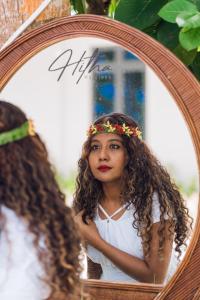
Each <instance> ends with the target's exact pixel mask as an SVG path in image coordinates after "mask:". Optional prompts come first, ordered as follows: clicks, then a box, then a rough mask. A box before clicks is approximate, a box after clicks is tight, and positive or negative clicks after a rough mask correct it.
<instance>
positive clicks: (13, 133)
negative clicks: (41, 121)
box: [0, 120, 35, 146]
mask: <svg viewBox="0 0 200 300" xmlns="http://www.w3.org/2000/svg"><path fill="white" fill-rule="evenodd" d="M28 135H31V136H34V135H35V129H34V125H33V121H32V120H28V121H26V122H25V123H24V124H22V125H21V126H20V127H17V128H15V129H12V130H9V131H6V132H2V133H0V146H2V145H5V144H8V143H12V142H15V141H18V140H21V139H23V138H25V137H27V136H28Z"/></svg>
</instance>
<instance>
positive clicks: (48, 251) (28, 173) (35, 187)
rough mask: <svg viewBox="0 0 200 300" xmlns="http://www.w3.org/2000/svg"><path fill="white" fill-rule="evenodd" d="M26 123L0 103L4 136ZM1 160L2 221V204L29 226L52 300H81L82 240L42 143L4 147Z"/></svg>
mask: <svg viewBox="0 0 200 300" xmlns="http://www.w3.org/2000/svg"><path fill="white" fill-rule="evenodd" d="M26 121H27V118H26V116H25V114H24V113H23V112H22V111H21V110H20V109H19V108H17V107H16V106H14V105H12V104H10V103H8V102H5V101H0V133H2V132H6V131H9V130H11V129H14V128H17V127H19V126H21V125H22V124H23V123H24V122H26ZM0 157H1V159H0V217H1V218H2V219H3V215H2V212H1V207H2V205H3V206H6V207H7V208H9V209H11V210H13V211H14V212H15V213H16V214H17V215H18V216H19V217H20V218H22V219H23V220H25V221H26V222H27V223H28V229H29V231H30V232H31V233H33V236H34V246H35V247H36V249H37V254H38V258H39V260H40V262H41V264H42V266H43V267H44V270H45V274H46V275H45V277H44V278H42V280H44V282H46V283H47V284H48V286H49V287H50V290H51V293H50V296H49V297H48V299H51V300H61V299H79V298H78V297H79V294H80V291H79V289H80V282H79V275H80V272H81V271H82V268H81V262H80V250H81V249H80V237H79V235H78V233H77V228H76V225H75V224H74V222H73V218H72V212H71V209H70V208H69V207H67V206H66V205H65V197H64V194H63V193H62V192H61V191H60V189H59V187H58V185H57V183H56V181H55V178H54V173H53V171H52V168H51V165H50V163H49V161H48V157H47V151H46V148H45V146H44V144H43V143H42V141H41V140H40V137H39V136H38V135H37V134H36V135H35V136H27V137H25V138H23V139H21V140H18V141H15V142H11V143H8V144H5V145H2V146H0ZM41 238H42V239H43V240H44V242H45V246H46V247H45V249H41V247H40V246H39V240H40V239H41Z"/></svg>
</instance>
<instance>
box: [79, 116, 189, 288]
mask: <svg viewBox="0 0 200 300" xmlns="http://www.w3.org/2000/svg"><path fill="white" fill-rule="evenodd" d="M74 209H75V212H76V213H77V215H76V217H75V221H76V222H77V223H78V225H79V227H80V231H81V233H82V235H83V237H84V239H85V240H86V243H87V254H88V257H89V259H88V269H89V277H92V278H99V277H100V276H101V279H104V280H111V281H124V280H125V281H131V282H137V281H140V282H148V283H163V282H164V281H165V280H167V279H168V278H169V277H170V276H171V275H172V274H173V272H174V269H175V268H176V264H175V262H176V258H175V256H174V251H173V250H172V244H173V241H174V242H175V250H176V251H177V253H178V254H179V256H180V255H181V246H182V245H183V244H185V241H186V238H187V235H188V222H189V220H190V217H189V215H188V210H187V208H186V207H185V206H184V204H183V199H182V197H181V195H180V193H179V192H178V190H177V187H176V186H175V185H174V184H173V183H172V182H171V180H170V177H169V174H168V173H167V171H166V170H165V169H164V168H163V167H162V166H161V165H160V163H159V162H158V160H157V159H156V158H155V157H154V156H153V154H152V153H151V152H150V150H149V149H148V147H147V145H146V144H145V143H144V142H143V141H142V140H141V132H140V131H139V129H138V126H137V124H136V123H135V122H134V120H133V119H132V118H130V117H128V116H126V115H123V114H120V113H113V114H110V115H104V116H102V117H100V118H99V119H98V120H96V122H95V123H94V124H93V125H92V126H91V127H90V129H89V136H88V139H87V141H86V142H85V144H84V146H83V152H82V156H81V159H80V160H79V174H78V177H77V187H76V192H75V200H74ZM97 269H98V270H100V272H98V274H97V272H96V271H95V272H93V271H94V270H97Z"/></svg>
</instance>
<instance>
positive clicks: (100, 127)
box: [95, 124, 104, 132]
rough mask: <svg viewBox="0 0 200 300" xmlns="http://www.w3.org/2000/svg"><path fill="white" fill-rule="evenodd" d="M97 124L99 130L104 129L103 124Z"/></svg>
mask: <svg viewBox="0 0 200 300" xmlns="http://www.w3.org/2000/svg"><path fill="white" fill-rule="evenodd" d="M95 126H96V129H97V131H100V132H101V131H104V128H103V126H102V125H101V124H97V125H95Z"/></svg>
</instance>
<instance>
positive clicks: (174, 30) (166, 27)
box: [157, 21, 180, 50]
mask: <svg viewBox="0 0 200 300" xmlns="http://www.w3.org/2000/svg"><path fill="white" fill-rule="evenodd" d="M179 31H180V29H179V27H178V26H177V24H172V23H168V22H165V21H162V22H160V24H159V27H158V30H157V40H158V41H159V42H160V43H162V44H163V45H165V46H166V47H167V48H169V49H170V50H173V49H174V48H176V47H177V45H178V44H179V40H178V36H179Z"/></svg>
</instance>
